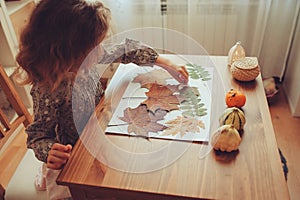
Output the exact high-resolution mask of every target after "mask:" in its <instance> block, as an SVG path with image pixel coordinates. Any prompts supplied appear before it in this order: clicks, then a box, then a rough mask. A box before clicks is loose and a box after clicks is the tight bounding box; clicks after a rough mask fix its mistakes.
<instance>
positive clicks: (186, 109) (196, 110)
mask: <svg viewBox="0 0 300 200" xmlns="http://www.w3.org/2000/svg"><path fill="white" fill-rule="evenodd" d="M179 96H180V99H181V100H182V103H181V104H180V109H181V111H182V114H183V115H187V116H191V117H193V116H198V117H201V116H204V115H206V114H207V112H206V111H207V109H206V108H205V107H204V106H205V105H204V103H201V99H200V93H199V91H198V89H197V88H196V87H183V88H181V89H180V90H179Z"/></svg>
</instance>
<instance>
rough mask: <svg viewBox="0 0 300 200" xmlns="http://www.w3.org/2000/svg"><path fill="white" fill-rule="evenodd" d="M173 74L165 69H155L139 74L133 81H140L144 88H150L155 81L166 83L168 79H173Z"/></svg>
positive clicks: (161, 83)
mask: <svg viewBox="0 0 300 200" xmlns="http://www.w3.org/2000/svg"><path fill="white" fill-rule="evenodd" d="M171 78H172V76H171V75H170V74H169V73H168V72H167V71H166V70H163V69H155V70H152V71H150V72H148V73H144V74H139V75H138V76H136V77H135V78H134V79H133V81H132V82H133V83H140V84H141V87H142V88H147V89H149V88H150V87H151V86H152V84H153V83H157V84H160V85H165V84H166V80H167V79H171Z"/></svg>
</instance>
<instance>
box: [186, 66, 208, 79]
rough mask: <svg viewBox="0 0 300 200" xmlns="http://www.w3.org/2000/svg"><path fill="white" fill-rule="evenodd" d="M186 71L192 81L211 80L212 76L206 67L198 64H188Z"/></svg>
mask: <svg viewBox="0 0 300 200" xmlns="http://www.w3.org/2000/svg"><path fill="white" fill-rule="evenodd" d="M186 69H187V71H188V72H189V75H190V77H191V78H192V79H196V80H197V79H201V80H202V81H208V80H210V79H211V78H210V74H209V72H208V71H206V70H205V68H204V67H202V66H200V65H196V64H191V63H188V64H186Z"/></svg>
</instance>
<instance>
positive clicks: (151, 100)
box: [142, 84, 180, 112]
mask: <svg viewBox="0 0 300 200" xmlns="http://www.w3.org/2000/svg"><path fill="white" fill-rule="evenodd" d="M176 91H178V86H177V85H166V86H163V85H158V84H152V86H151V88H150V89H149V91H148V92H146V96H147V97H148V99H147V100H145V101H144V102H142V104H146V105H147V108H148V110H150V111H152V112H156V110H157V109H161V110H166V111H171V110H178V109H179V108H178V105H179V104H180V100H179V99H178V97H177V96H175V95H173V93H174V92H176Z"/></svg>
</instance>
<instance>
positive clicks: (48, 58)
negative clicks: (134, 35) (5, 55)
mask: <svg viewBox="0 0 300 200" xmlns="http://www.w3.org/2000/svg"><path fill="white" fill-rule="evenodd" d="M109 20H110V11H109V9H107V8H105V7H104V6H103V4H102V3H100V2H97V1H93V2H91V1H85V0H41V1H40V2H39V3H38V5H37V7H36V8H35V9H34V11H33V13H32V15H31V18H30V21H29V23H28V25H27V26H26V27H25V29H24V31H23V33H22V35H21V40H20V51H19V53H18V55H17V62H18V64H19V65H20V67H21V69H23V71H25V72H26V75H27V76H26V80H25V82H26V83H29V84H32V89H31V92H30V93H31V95H32V99H33V110H34V121H33V123H32V124H30V125H29V126H28V127H27V128H26V133H27V134H28V138H27V145H28V148H31V149H33V151H34V152H35V156H36V157H37V158H38V159H39V160H41V161H43V162H44V163H46V166H47V168H48V169H47V171H48V172H49V171H50V172H51V171H53V170H57V171H58V170H60V169H61V168H62V167H63V166H64V164H65V163H66V162H67V160H68V158H69V157H70V152H71V150H72V147H73V145H74V144H75V143H76V141H77V140H78V138H79V134H80V132H81V130H82V128H83V127H84V125H85V123H86V118H85V117H86V116H85V117H82V116H84V115H86V113H87V114H88V115H89V114H91V112H92V107H91V106H90V105H95V103H98V102H99V100H100V98H101V97H102V95H103V89H102V87H101V83H100V82H99V80H100V78H101V77H100V75H99V74H97V73H95V72H94V71H93V70H91V71H88V70H87V74H88V76H87V77H88V78H86V77H82V79H81V81H82V82H83V83H84V84H83V85H84V88H80V87H78V86H75V85H74V79H75V77H76V75H77V74H78V70H79V68H80V66H81V63H82V62H83V60H84V58H85V57H86V56H87V55H88V53H89V52H90V51H91V50H92V49H93V48H95V47H96V46H97V45H98V44H100V43H101V42H102V41H103V39H104V38H105V37H106V34H107V32H108V30H109ZM100 49H101V51H102V52H101V54H102V59H99V60H100V62H101V60H102V61H103V62H107V61H113V62H122V63H128V62H133V63H135V64H137V65H148V66H152V65H154V64H155V65H158V66H161V67H162V68H164V69H165V70H167V71H168V72H169V73H170V74H171V75H172V76H173V77H174V78H175V79H176V80H178V81H179V82H181V83H187V80H188V73H187V71H186V69H185V68H184V67H179V66H176V65H174V64H172V63H171V62H170V61H168V60H167V59H164V58H162V57H161V56H159V55H158V54H157V52H156V51H155V50H154V49H152V48H150V47H148V46H146V45H143V44H141V43H140V42H137V41H134V40H130V39H126V41H125V43H124V44H119V45H116V46H114V47H111V48H109V49H108V48H104V47H102V48H100ZM120 52H122V55H120ZM74 90H75V91H76V92H74ZM95 91H96V92H95ZM72 94H77V95H76V99H77V100H78V98H82V99H81V101H82V106H79V108H78V110H76V119H74V117H73V113H72V111H73V112H74V110H72V98H74V96H72ZM90 94H96V95H95V98H90V97H89V95H90ZM91 99H95V101H94V102H91V101H92V100H91ZM81 119H82V120H81ZM74 121H75V122H76V124H77V123H79V124H81V126H80V127H76V126H75V123H74ZM81 121H83V122H81ZM48 172H47V176H48V175H49V174H48ZM56 174H57V173H56ZM52 177H53V176H52ZM55 178H56V177H54V178H53V180H52V181H55ZM46 179H47V177H46ZM51 184H52V183H51ZM47 185H49V183H48V180H47ZM47 190H49V191H52V190H51V188H47ZM55 191H58V190H57V189H55ZM54 193H55V192H54ZM56 193H58V192H56ZM68 196H69V194H68V193H66V194H64V195H60V196H59V195H58V196H57V195H56V197H53V198H52V199H58V198H65V197H68Z"/></svg>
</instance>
